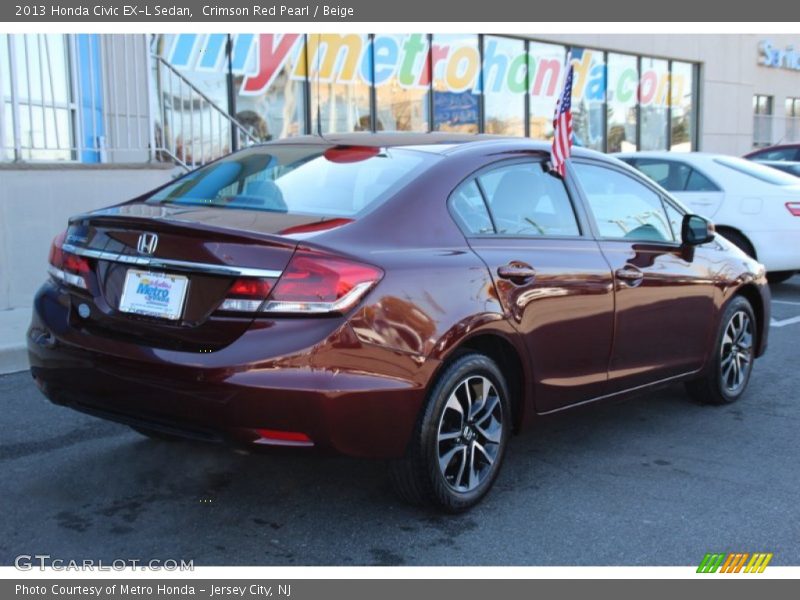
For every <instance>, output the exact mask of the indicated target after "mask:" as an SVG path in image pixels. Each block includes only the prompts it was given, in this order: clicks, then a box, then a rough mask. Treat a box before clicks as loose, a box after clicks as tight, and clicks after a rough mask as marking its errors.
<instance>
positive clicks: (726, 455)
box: [0, 277, 800, 565]
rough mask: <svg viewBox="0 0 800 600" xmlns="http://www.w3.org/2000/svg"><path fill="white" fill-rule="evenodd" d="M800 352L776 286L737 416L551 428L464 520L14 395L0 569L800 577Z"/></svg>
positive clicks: (595, 420)
mask: <svg viewBox="0 0 800 600" xmlns="http://www.w3.org/2000/svg"><path fill="white" fill-rule="evenodd" d="M798 341H800V277H795V278H794V279H792V280H790V281H789V282H788V283H786V284H783V285H779V286H774V287H773V326H772V331H771V341H770V348H769V351H768V353H767V355H766V356H765V357H764V358H762V359H760V360H758V361H757V362H756V366H755V371H754V373H753V377H752V380H751V383H750V388H749V390H748V392H747V394H746V395H745V397H744V398H742V399H741V400H740V401H739V402H738V403H736V404H734V405H730V406H724V407H709V406H699V405H696V404H693V403H691V402H690V401H689V400H688V398H687V397H686V396H685V394H684V393H683V388H682V387H681V386H674V387H671V388H666V389H662V390H659V391H656V392H651V393H649V394H645V395H642V396H639V397H637V398H635V399H630V400H626V401H622V402H613V403H606V404H603V405H597V406H594V407H591V408H587V409H583V410H580V411H572V412H570V413H564V414H561V415H558V416H554V417H550V418H547V419H542V420H540V421H539V423H538V425H537V426H536V427H535V428H533V429H531V430H528V431H526V432H524V433H523V434H521V435H519V436H516V437H515V438H514V439H513V440H512V442H511V444H510V447H509V452H508V455H507V459H506V463H505V465H504V468H503V471H502V473H501V475H500V477H499V479H498V481H497V483H496V485H495V488H494V490H493V491H492V492H491V494H490V495H489V496H488V498H487V499H486V500H485V501H484V502H483V503H482V504H481V505H480V506H478V507H477V508H475V509H474V510H472V511H470V512H468V513H466V514H464V515H459V516H446V515H441V514H438V513H436V512H434V511H431V510H421V509H418V508H413V507H408V506H405V505H404V504H402V503H401V502H399V501H398V500H397V499H396V498H395V497H394V495H393V493H392V491H391V488H390V486H389V483H388V480H387V477H386V475H385V467H384V464H383V463H381V462H373V461H364V460H352V459H346V458H316V457H302V456H292V455H290V456H286V455H282V456H273V455H267V456H265V455H246V454H239V453H236V452H234V451H232V450H229V449H226V448H223V447H218V446H213V445H203V444H196V443H169V442H155V441H150V440H148V439H146V438H143V437H141V436H140V435H139V434H137V433H135V432H133V431H132V430H130V429H128V428H126V427H124V426H121V425H117V424H113V423H108V422H105V421H101V420H98V419H95V418H92V417H89V416H85V415H82V414H79V413H76V412H73V411H70V410H68V409H64V408H60V407H56V406H53V405H51V404H49V403H48V402H47V401H46V400H45V399H44V398H43V397H42V396H41V395H40V393H39V392H38V391H37V389H36V388H35V386H34V385H33V382H32V381H31V378H30V375H29V373H27V372H23V373H17V374H14V375H7V376H3V377H0V407H2V410H1V411H0V432H2V433H0V475H2V477H0V499H1V501H2V518H1V519H0V564H4V565H9V564H13V562H14V559H15V557H16V556H18V555H20V554H31V555H33V554H50V555H51V556H52V557H54V558H60V559H64V560H70V559H75V560H78V559H84V558H93V559H102V560H103V561H112V560H115V559H139V560H150V559H162V560H164V559H178V560H180V559H183V560H193V561H194V564H195V565H370V564H381V565H404V564H405V565H473V564H474V565H696V564H698V563H699V561H700V560H701V559H702V557H703V555H704V554H705V553H707V552H737V551H738V552H772V553H774V558H773V561H772V563H771V564H774V565H800V507H799V505H800V470H798V458H800V456H798V455H799V454H800V452H799V450H800V401H799V399H798V389H800V369H799V368H798V360H797V359H798V353H800V347H798Z"/></svg>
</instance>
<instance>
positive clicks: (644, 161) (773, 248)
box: [615, 152, 800, 283]
mask: <svg viewBox="0 0 800 600" xmlns="http://www.w3.org/2000/svg"><path fill="white" fill-rule="evenodd" d="M615 156H616V157H617V158H619V159H620V160H623V161H625V162H626V163H628V164H629V165H631V166H633V167H635V168H636V169H638V170H639V171H641V172H642V173H644V174H645V175H647V176H648V177H650V178H651V179H652V180H654V181H655V182H656V183H658V184H659V185H660V186H661V187H663V188H664V189H665V190H667V191H668V192H670V194H672V195H673V196H674V197H676V198H677V199H678V200H680V201H681V202H683V203H684V204H685V205H686V206H687V207H688V208H689V209H690V210H691V211H692V212H694V213H697V214H699V215H702V216H704V217H707V218H709V219H711V220H713V221H714V223H715V224H716V227H717V231H718V232H719V233H721V234H722V235H723V236H725V237H726V238H727V239H728V240H730V241H731V242H733V243H734V244H736V245H737V246H739V248H741V249H742V250H744V251H745V252H746V253H747V254H749V255H750V256H753V257H755V258H756V259H757V260H758V261H759V262H761V263H762V264H763V265H764V266H765V267H766V268H767V272H768V275H769V280H770V281H771V282H772V283H780V282H781V281H785V280H787V279H789V278H790V277H791V276H792V275H793V274H794V273H795V272H797V271H800V180H798V178H797V177H794V176H793V175H789V174H787V173H783V172H781V171H778V170H776V169H772V168H770V167H767V166H764V165H761V164H759V163H756V162H752V161H749V160H745V159H743V158H737V157H733V156H726V155H724V154H707V153H704V152H690V153H686V154H677V153H674V152H636V153H632V152H628V153H620V154H615Z"/></svg>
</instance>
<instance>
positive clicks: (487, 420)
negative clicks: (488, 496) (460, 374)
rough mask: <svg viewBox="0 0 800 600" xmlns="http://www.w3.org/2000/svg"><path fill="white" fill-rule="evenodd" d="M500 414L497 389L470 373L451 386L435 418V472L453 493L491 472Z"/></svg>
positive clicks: (497, 445) (472, 485)
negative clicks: (436, 424) (440, 414)
mask: <svg viewBox="0 0 800 600" xmlns="http://www.w3.org/2000/svg"><path fill="white" fill-rule="evenodd" d="M503 427H504V415H503V405H502V402H501V401H500V396H499V394H498V391H497V388H496V387H495V386H494V385H493V384H492V382H491V381H489V379H487V378H486V377H483V376H480V375H473V376H470V377H467V378H465V379H463V380H462V381H461V382H459V383H458V384H457V385H456V386H455V387H454V388H453V392H452V393H451V394H450V396H449V398H448V399H447V403H446V404H445V406H444V410H443V411H442V416H441V418H440V419H439V429H438V434H437V439H436V448H437V457H438V461H439V471H440V472H441V474H442V476H443V478H444V480H445V482H446V484H447V485H448V487H450V488H451V489H453V490H455V491H457V492H462V493H463V492H471V491H473V490H475V489H476V488H477V487H478V486H480V485H481V483H483V482H484V481H485V480H486V478H487V477H489V475H490V474H491V473H492V471H493V469H494V465H495V461H496V459H497V456H498V454H499V452H500V443H501V440H502V439H503Z"/></svg>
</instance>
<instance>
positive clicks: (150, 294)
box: [119, 269, 189, 321]
mask: <svg viewBox="0 0 800 600" xmlns="http://www.w3.org/2000/svg"><path fill="white" fill-rule="evenodd" d="M188 285H189V278H188V277H183V276H182V275H169V274H167V273H151V272H149V271H139V270H137V269H128V273H127V274H126V275H125V285H124V286H123V288H122V298H121V299H120V301H119V310H120V311H121V312H126V313H133V314H137V315H146V316H148V317H158V318H161V319H169V320H171V321H176V320H178V319H180V318H181V313H183V302H184V300H185V299H186V288H187V287H188Z"/></svg>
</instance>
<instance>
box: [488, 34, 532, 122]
mask: <svg viewBox="0 0 800 600" xmlns="http://www.w3.org/2000/svg"><path fill="white" fill-rule="evenodd" d="M527 66H528V65H527V60H526V56H525V42H523V41H522V40H513V39H509V38H499V37H492V36H486V37H485V38H484V39H483V93H484V100H483V106H484V123H485V125H484V130H485V131H486V133H496V134H500V135H520V136H522V135H525V88H526V81H527Z"/></svg>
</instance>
